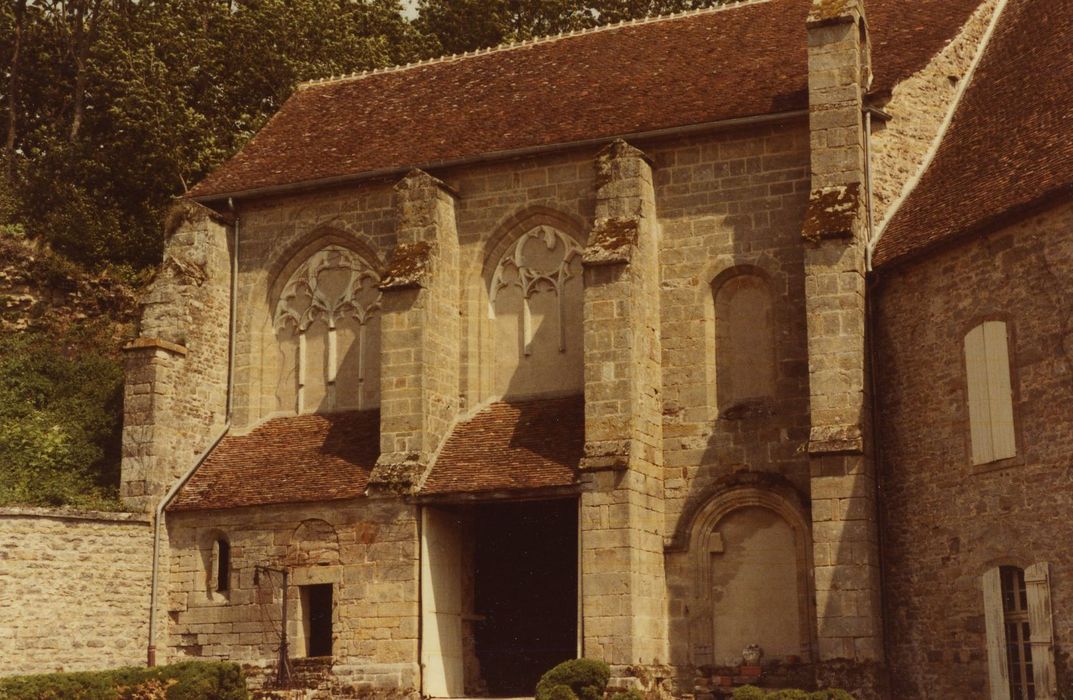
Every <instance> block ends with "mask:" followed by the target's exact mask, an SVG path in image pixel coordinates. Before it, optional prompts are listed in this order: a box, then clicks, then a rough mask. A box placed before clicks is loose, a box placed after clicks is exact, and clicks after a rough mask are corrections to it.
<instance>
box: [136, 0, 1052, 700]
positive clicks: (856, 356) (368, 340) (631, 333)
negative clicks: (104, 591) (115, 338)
mask: <svg viewBox="0 0 1073 700" xmlns="http://www.w3.org/2000/svg"><path fill="white" fill-rule="evenodd" d="M1071 23H1073V3H1069V2H1066V1H1065V0H1061V1H1059V2H1048V1H1045V0H985V1H983V2H981V1H980V0H922V1H920V2H916V3H913V4H912V5H911V6H906V4H905V3H901V2H897V1H896V0H865V1H863V2H862V0H839V1H838V2H834V1H829V0H815V1H814V2H812V3H811V5H810V3H809V2H807V1H806V0H755V1H751V2H743V3H739V4H734V5H729V6H726V7H721V8H716V9H712V10H705V11H699V12H692V13H686V14H683V15H678V16H672V17H666V18H655V19H651V20H644V21H640V22H634V23H628V24H624V25H616V26H613V27H608V28H603V29H598V30H593V31H587V32H580V33H576V34H571V35H566V36H561V37H553V38H548V39H541V40H536V41H532V42H527V43H524V44H518V45H513V46H507V47H502V48H498V49H493V50H489V51H482V52H477V54H475V55H466V56H456V57H449V58H445V59H438V60H435V61H429V62H424V63H419V64H415V65H411V66H403V67H399V68H393V69H387V70H381V71H374V72H371V73H367V74H361V75H354V76H345V77H342V78H333V79H328V80H324V81H318V82H314V83H310V84H306V85H303V86H301V87H300V88H299V90H298V91H297V92H296V93H295V94H294V95H293V96H292V97H291V98H290V99H289V100H288V101H287V103H286V104H285V105H284V106H283V108H282V109H281V110H280V112H279V113H278V114H277V115H276V116H275V117H274V118H273V119H272V120H271V121H270V122H269V123H268V124H267V125H266V127H265V128H264V129H263V130H262V131H261V132H260V133H259V134H258V135H257V136H256V137H255V138H254V139H253V140H252V141H251V142H250V143H249V144H248V145H247V146H246V148H244V149H243V150H242V152H240V153H239V154H238V155H237V156H235V157H234V158H233V159H232V160H231V161H229V162H228V163H226V164H225V165H223V166H222V167H221V168H220V169H219V170H217V171H216V172H215V173H213V174H212V175H210V176H209V177H208V178H207V179H206V180H205V181H203V182H202V183H200V184H199V185H198V186H197V187H196V188H195V189H194V190H193V191H192V192H191V194H190V197H189V198H188V201H187V202H185V203H184V204H182V205H181V206H179V207H177V209H176V210H175V212H174V214H173V216H172V217H171V220H170V221H169V241H168V246H167V251H166V254H165V260H164V264H163V267H162V268H161V271H160V273H159V274H158V277H157V279H156V281H155V282H154V285H153V287H152V290H151V292H150V294H149V295H148V297H147V298H146V301H145V310H144V315H143V318H142V323H141V326H140V335H139V338H138V339H137V340H136V341H135V342H134V343H132V344H131V346H130V348H129V349H128V354H127V373H128V374H127V377H128V381H127V394H126V422H125V427H124V469H123V486H122V488H123V495H124V497H125V498H126V499H127V500H128V502H129V503H131V504H133V505H136V506H138V507H142V508H144V509H145V510H147V511H152V510H154V509H158V511H157V512H158V514H159V517H158V521H157V522H158V525H159V535H158V538H157V540H156V544H157V549H156V551H155V553H154V561H155V562H156V568H155V574H154V581H155V583H154V601H155V606H154V609H153V613H152V621H151V623H150V625H149V626H150V630H151V631H150V640H149V643H150V647H151V650H152V653H155V656H156V659H157V660H159V661H163V660H176V659H182V658H189V657H201V658H227V659H233V660H238V661H242V662H249V663H252V664H260V665H262V666H266V667H267V666H270V665H271V663H272V661H273V659H274V657H275V656H276V654H277V648H278V646H279V643H280V629H281V619H280V615H281V613H280V609H281V602H282V597H283V595H284V594H285V595H286V596H287V597H288V599H289V601H290V602H291V605H290V609H289V613H288V619H287V620H286V621H285V625H286V629H287V632H288V636H289V639H290V643H291V647H290V651H291V655H292V656H294V657H318V658H325V657H327V658H330V664H331V666H330V668H331V677H332V678H333V679H334V681H333V682H334V683H335V684H336V687H338V688H345V687H351V688H355V689H360V690H363V691H367V692H369V691H371V692H374V693H379V694H384V695H395V694H412V693H420V694H423V695H426V696H432V697H462V696H476V697H481V696H504V695H524V694H528V692H529V691H530V689H531V688H532V686H533V684H534V682H535V680H536V678H537V677H538V676H539V674H540V673H541V672H542V671H544V670H546V669H547V668H548V667H550V666H551V665H552V664H554V663H555V662H557V661H560V660H562V659H565V658H571V657H575V656H590V657H596V658H602V659H605V660H607V661H608V662H610V663H611V664H612V667H613V669H614V674H615V678H616V682H617V683H619V684H620V685H639V686H641V687H644V688H646V689H649V690H655V689H661V690H663V691H667V692H673V693H676V694H684V695H693V694H696V695H698V696H704V697H707V696H710V695H713V694H719V693H721V692H722V691H724V690H726V689H728V688H729V687H731V686H733V685H735V684H740V683H741V682H743V681H745V680H749V679H755V677H756V675H757V674H758V673H760V672H761V671H762V673H763V679H762V680H764V681H765V682H771V683H778V682H780V681H781V682H784V683H786V684H787V685H790V684H802V683H804V684H808V683H813V682H820V683H829V684H833V685H845V686H847V687H849V688H850V689H852V690H854V691H856V692H857V693H859V694H860V695H861V696H862V697H897V698H930V697H935V698H939V697H941V698H965V699H966V700H968V699H970V698H980V697H988V696H990V697H991V698H996V699H997V698H1022V697H1023V698H1028V697H1035V698H1055V697H1058V696H1057V685H1056V683H1057V682H1059V681H1061V682H1064V683H1069V682H1073V680H1071V679H1070V678H1069V677H1068V676H1064V677H1062V678H1060V679H1058V680H1056V678H1055V674H1056V673H1060V672H1061V671H1063V670H1064V663H1065V661H1064V660H1065V656H1064V655H1063V654H1062V649H1063V648H1064V649H1070V648H1073V646H1071V645H1073V584H1070V583H1069V579H1070V571H1071V569H1070V567H1071V566H1073V560H1071V558H1070V556H1069V549H1068V547H1064V546H1063V541H1062V538H1061V536H1062V533H1065V532H1066V531H1067V530H1068V527H1067V526H1065V523H1064V518H1063V515H1064V509H1063V506H1068V504H1069V500H1070V499H1069V488H1070V485H1069V483H1068V479H1067V473H1068V470H1069V466H1068V465H1069V461H1068V458H1066V457H1065V456H1064V453H1065V452H1066V451H1067V450H1068V448H1069V446H1070V445H1071V442H1073V440H1071V438H1070V425H1073V423H1071V422H1070V419H1069V415H1070V412H1069V410H1068V408H1069V402H1070V401H1071V400H1073V396H1070V395H1069V394H1070V391H1071V390H1073V387H1071V386H1070V385H1069V376H1070V372H1071V370H1073V368H1071V367H1070V366H1069V364H1068V357H1067V354H1068V349H1069V348H1068V343H1069V342H1070V339H1069V337H1068V336H1069V332H1070V329H1069V328H1068V327H1067V326H1068V318H1067V317H1068V316H1069V314H1068V313H1067V312H1066V311H1065V309H1066V308H1067V306H1068V303H1067V301H1066V298H1067V295H1065V294H1064V292H1065V291H1066V287H1067V286H1068V285H1069V283H1070V279H1071V278H1070V273H1071V271H1073V260H1070V259H1069V256H1070V251H1073V240H1071V238H1070V237H1071V235H1073V230H1071V228H1073V226H1071V222H1073V219H1071V217H1070V212H1071V209H1070V206H1071V205H1070V200H1069V188H1068V185H1069V184H1070V182H1071V181H1073V167H1071V164H1073V146H1071V145H1070V143H1071V141H1070V140H1069V139H1068V137H1065V138H1064V136H1065V134H1064V131H1063V129H1062V126H1063V125H1064V124H1063V120H1062V117H1067V116H1070V115H1071V113H1073V109H1071V98H1070V95H1069V90H1068V89H1067V88H1068V79H1069V78H1070V77H1073V76H1071V68H1070V65H1069V60H1068V56H1069V55H1070V53H1071V51H1070V49H1073V47H1071V46H1070V42H1071V40H1070V38H1069V37H1071V36H1073V26H1071ZM1026 43H1030V44H1031V45H1032V46H1031V48H1030V49H1026V48H1025V45H1026ZM873 263H874V265H873ZM873 267H874V268H875V270H873ZM873 280H875V281H874V282H873ZM284 571H285V572H286V582H287V588H286V590H285V591H284V589H283V573H282V572H284ZM1052 610H1053V616H1052ZM753 644H755V645H759V647H760V648H761V649H762V650H763V657H762V658H761V660H760V661H759V662H755V661H750V662H749V663H743V659H742V656H743V649H744V647H746V646H748V645H753ZM1029 685H1031V686H1032V688H1031V690H1030V689H1029Z"/></svg>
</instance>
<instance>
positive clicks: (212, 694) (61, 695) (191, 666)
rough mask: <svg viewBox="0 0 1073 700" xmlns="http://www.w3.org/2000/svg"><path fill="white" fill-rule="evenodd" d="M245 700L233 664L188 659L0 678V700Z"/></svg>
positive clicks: (243, 682)
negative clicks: (81, 671)
mask: <svg viewBox="0 0 1073 700" xmlns="http://www.w3.org/2000/svg"><path fill="white" fill-rule="evenodd" d="M150 698H153V699H156V698H166V700H248V698H249V694H248V693H247V692H246V680H245V679H244V678H243V677H242V670H241V669H240V668H239V666H238V665H237V664H232V663H224V662H208V661H187V662H183V663H179V664H172V665H171V666H157V667H155V668H135V667H131V668H120V669H115V670H112V671H97V672H87V673H48V674H42V675H37V676H13V677H11V678H0V700H149V699H150Z"/></svg>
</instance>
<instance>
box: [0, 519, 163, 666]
mask: <svg viewBox="0 0 1073 700" xmlns="http://www.w3.org/2000/svg"><path fill="white" fill-rule="evenodd" d="M151 566H152V525H151V522H150V518H149V517H148V516H146V515H143V514H140V513H138V514H132V513H100V512H75V511H59V510H50V509H44V508H0V659H3V660H4V663H3V668H2V670H0V675H16V674H26V673H49V672H53V671H87V670H98V669H106V668H114V667H118V666H131V665H140V664H144V663H145V655H146V645H147V638H148V633H149V614H148V613H149V581H150V576H151Z"/></svg>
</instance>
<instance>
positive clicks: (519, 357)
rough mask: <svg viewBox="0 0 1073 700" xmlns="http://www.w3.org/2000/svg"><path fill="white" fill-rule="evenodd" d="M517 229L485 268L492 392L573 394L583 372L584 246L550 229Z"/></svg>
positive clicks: (542, 226)
mask: <svg viewBox="0 0 1073 700" xmlns="http://www.w3.org/2000/svg"><path fill="white" fill-rule="evenodd" d="M523 230H524V233H522V234H521V235H520V236H518V237H517V238H515V239H511V241H510V243H509V245H507V246H506V248H505V249H503V250H502V253H501V254H498V256H497V257H492V256H490V259H489V261H488V263H489V264H488V266H487V267H486V268H485V269H486V270H488V271H489V277H488V278H487V280H486V283H487V285H488V318H489V320H490V321H491V324H490V328H491V332H492V336H493V338H492V343H493V344H492V353H491V357H492V358H493V359H492V363H493V376H494V379H493V382H494V387H495V388H494V392H495V393H496V394H497V395H499V396H503V397H506V396H523V395H524V396H537V395H541V394H550V393H566V392H570V391H578V390H580V389H581V388H582V386H583V373H582V372H583V366H584V357H583V353H582V334H583V328H584V326H583V322H582V317H583V314H584V304H583V285H582V281H581V257H582V247H581V245H580V244H578V242H577V240H576V239H575V238H573V237H572V236H571V235H570V234H568V233H566V232H564V231H563V230H561V229H559V228H557V227H555V226H553V225H550V224H540V225H535V226H530V227H528V228H526V229H523ZM493 265H494V266H493Z"/></svg>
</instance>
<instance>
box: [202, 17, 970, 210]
mask: <svg viewBox="0 0 1073 700" xmlns="http://www.w3.org/2000/svg"><path fill="white" fill-rule="evenodd" d="M979 2H980V0H914V2H913V3H911V6H908V7H907V4H906V2H905V0H869V2H868V4H867V6H866V12H867V14H868V18H869V19H868V21H869V25H870V27H871V32H872V41H873V47H874V50H873V72H874V73H875V76H876V81H875V83H874V87H875V88H876V89H880V90H883V89H889V88H891V87H893V85H894V84H895V83H897V82H898V81H900V80H901V79H903V78H905V77H907V76H908V75H910V74H912V73H913V72H915V71H917V70H919V69H920V68H922V67H923V66H924V65H925V64H926V63H927V61H928V60H929V59H930V58H931V57H932V56H934V55H935V54H936V53H938V51H939V50H940V49H941V48H942V47H943V46H944V45H945V44H946V43H947V42H948V41H949V40H950V39H951V38H952V37H954V36H955V35H956V34H957V32H958V30H959V29H960V27H961V26H962V25H963V24H964V23H965V21H966V20H967V19H968V17H969V16H970V15H971V13H972V11H973V9H975V7H976V6H977V5H978V4H979ZM808 8H809V0H759V1H757V0H752V1H750V2H744V3H739V4H737V5H731V6H724V7H719V8H713V9H709V10H702V11H698V12H692V13H686V14H682V15H678V16H671V17H664V18H655V19H651V20H646V21H641V22H636V23H627V24H624V25H615V26H612V27H605V28H601V29H596V30H591V31H587V32H580V33H577V34H572V35H566V36H563V37H558V38H549V39H543V40H536V41H533V42H528V43H523V44H517V45H513V46H507V47H503V48H499V49H493V50H490V51H485V52H480V53H478V54H476V55H472V56H463V57H448V58H445V59H441V60H436V61H432V62H428V63H424V64H417V65H412V66H406V67H401V68H395V69H388V70H384V71H376V72H372V73H369V74H364V75H358V76H354V77H350V78H344V79H339V80H333V81H327V82H320V83H312V84H309V85H307V86H305V87H303V88H301V89H299V90H298V91H297V92H295V93H294V94H293V95H292V96H291V97H290V98H289V99H288V100H287V102H286V103H285V104H284V105H283V107H282V108H281V109H280V111H279V112H278V113H277V114H276V115H275V116H274V117H273V118H272V119H271V120H270V121H269V122H268V124H267V125H266V126H265V127H264V128H263V129H262V130H261V131H260V132H259V133H258V134H257V135H256V136H255V137H254V138H253V140H251V141H250V142H249V143H248V144H247V145H246V147H245V148H243V149H242V151H240V152H239V153H238V154H237V155H236V156H235V157H233V158H232V159H231V160H229V161H228V162H226V163H225V164H224V165H222V166H221V167H220V168H218V169H217V170H216V171H215V172H213V173H212V174H210V175H209V176H208V177H207V178H206V179H205V180H203V181H202V182H201V183H200V184H199V185H198V186H197V187H195V188H194V189H193V191H192V192H191V193H190V195H191V196H193V197H198V198H206V199H211V198H218V197H222V196H226V195H229V194H230V195H235V194H239V193H251V192H255V191H258V192H259V191H266V190H267V191H271V190H272V189H273V188H279V187H284V186H289V185H296V184H308V185H312V184H316V183H329V182H334V181H338V180H340V179H345V178H347V177H352V176H356V175H361V174H367V173H377V172H387V171H394V170H400V171H401V170H404V169H408V168H410V167H431V166H434V165H435V164H437V163H446V162H451V161H456V160H461V159H465V158H468V157H473V156H478V155H484V154H495V153H504V152H511V151H516V150H524V149H530V148H536V147H540V146H549V145H557V144H569V143H576V142H581V141H589V140H593V139H610V138H612V137H616V136H625V135H631V134H640V133H649V132H654V131H659V130H664V129H670V128H676V127H685V126H693V125H702V124H708V123H712V122H719V121H725V120H730V119H735V118H741V117H750V116H757V115H765V114H772V113H779V112H785V111H794V110H802V109H805V108H807V106H808V75H807V54H806V30H805V18H806V15H807V12H808Z"/></svg>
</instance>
